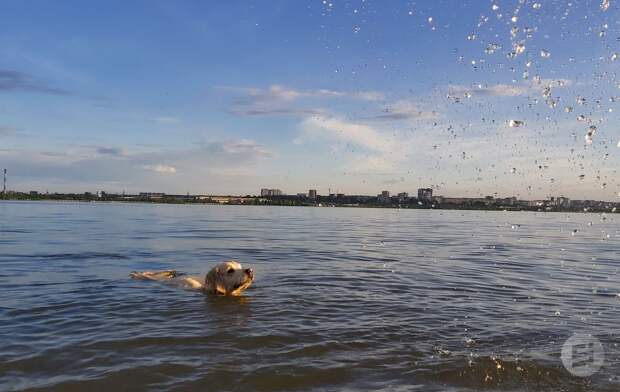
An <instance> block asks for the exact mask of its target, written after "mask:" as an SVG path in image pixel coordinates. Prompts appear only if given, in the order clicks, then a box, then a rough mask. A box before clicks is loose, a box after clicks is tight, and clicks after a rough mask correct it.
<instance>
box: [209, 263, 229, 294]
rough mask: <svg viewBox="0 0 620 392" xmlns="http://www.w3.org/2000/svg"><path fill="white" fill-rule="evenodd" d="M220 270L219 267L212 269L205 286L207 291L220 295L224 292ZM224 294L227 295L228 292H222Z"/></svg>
mask: <svg viewBox="0 0 620 392" xmlns="http://www.w3.org/2000/svg"><path fill="white" fill-rule="evenodd" d="M220 277H221V274H220V268H219V267H214V268H212V269H211V271H209V273H207V276H206V277H205V286H206V288H207V290H209V291H211V292H213V293H214V294H219V293H220V292H222V290H221V289H220V284H219V283H220ZM222 293H223V294H226V292H222Z"/></svg>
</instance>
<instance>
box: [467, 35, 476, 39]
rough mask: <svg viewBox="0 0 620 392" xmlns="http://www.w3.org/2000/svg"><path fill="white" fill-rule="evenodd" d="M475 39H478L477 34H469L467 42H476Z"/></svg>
mask: <svg viewBox="0 0 620 392" xmlns="http://www.w3.org/2000/svg"><path fill="white" fill-rule="evenodd" d="M475 39H476V34H469V35H468V36H467V40H468V41H473V40H475Z"/></svg>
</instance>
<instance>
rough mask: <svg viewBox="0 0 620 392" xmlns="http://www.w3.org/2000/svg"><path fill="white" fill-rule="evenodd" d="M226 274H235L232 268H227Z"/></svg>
mask: <svg viewBox="0 0 620 392" xmlns="http://www.w3.org/2000/svg"><path fill="white" fill-rule="evenodd" d="M226 272H228V273H229V274H232V273H233V272H235V270H234V268H229V269H228V271H226Z"/></svg>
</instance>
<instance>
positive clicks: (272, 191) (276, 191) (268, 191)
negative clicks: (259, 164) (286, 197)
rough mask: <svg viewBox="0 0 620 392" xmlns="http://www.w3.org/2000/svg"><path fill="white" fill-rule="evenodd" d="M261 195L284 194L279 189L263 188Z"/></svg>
mask: <svg viewBox="0 0 620 392" xmlns="http://www.w3.org/2000/svg"><path fill="white" fill-rule="evenodd" d="M260 195H261V196H262V197H272V196H282V191H281V190H279V189H268V188H262V189H261V190H260Z"/></svg>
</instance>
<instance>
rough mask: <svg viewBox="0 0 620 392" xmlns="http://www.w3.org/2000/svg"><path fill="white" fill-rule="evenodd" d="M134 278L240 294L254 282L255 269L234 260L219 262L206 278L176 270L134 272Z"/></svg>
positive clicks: (207, 291)
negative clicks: (186, 274)
mask: <svg viewBox="0 0 620 392" xmlns="http://www.w3.org/2000/svg"><path fill="white" fill-rule="evenodd" d="M129 276H130V277H131V278H132V279H146V280H157V281H164V282H170V283H173V284H175V285H180V286H183V287H186V288H190V289H196V290H202V291H204V292H206V293H208V294H217V295H240V294H241V292H242V291H243V290H245V289H247V288H248V287H250V285H251V284H252V282H254V270H253V269H252V268H245V269H244V268H243V267H242V266H241V264H239V263H238V262H236V261H234V260H229V261H225V262H223V263H219V264H218V265H216V266H215V267H213V268H211V270H210V271H209V272H208V273H207V275H206V276H205V278H204V279H201V278H200V277H198V276H185V275H184V274H182V273H179V272H177V271H176V270H164V271H144V272H135V271H134V272H132V273H131V274H129Z"/></svg>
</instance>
